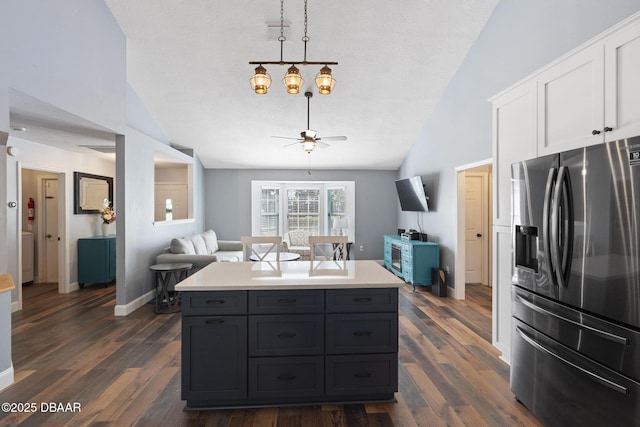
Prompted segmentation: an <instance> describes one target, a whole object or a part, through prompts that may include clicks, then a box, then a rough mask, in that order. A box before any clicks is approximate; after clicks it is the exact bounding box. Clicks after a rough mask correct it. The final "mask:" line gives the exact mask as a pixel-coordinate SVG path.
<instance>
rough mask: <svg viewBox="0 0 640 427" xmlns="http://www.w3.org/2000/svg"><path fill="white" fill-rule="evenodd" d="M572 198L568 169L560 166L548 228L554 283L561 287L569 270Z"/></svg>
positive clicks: (566, 278)
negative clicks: (554, 276)
mask: <svg viewBox="0 0 640 427" xmlns="http://www.w3.org/2000/svg"><path fill="white" fill-rule="evenodd" d="M572 198H573V197H572V194H571V184H570V183H569V172H568V169H567V167H566V166H561V167H560V169H559V171H558V179H557V180H556V183H555V190H554V193H553V202H552V205H551V225H550V227H551V259H552V260H553V265H554V267H555V274H556V283H557V284H558V285H559V286H562V287H566V286H567V282H568V281H569V273H570V268H571V251H572V246H573V208H572V206H571V205H572V203H573V201H572ZM565 222H566V224H565Z"/></svg>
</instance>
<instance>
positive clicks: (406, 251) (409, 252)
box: [402, 245, 413, 257]
mask: <svg viewBox="0 0 640 427" xmlns="http://www.w3.org/2000/svg"><path fill="white" fill-rule="evenodd" d="M402 256H403V257H411V256H413V246H412V245H402Z"/></svg>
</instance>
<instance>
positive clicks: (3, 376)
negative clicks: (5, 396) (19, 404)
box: [0, 364, 13, 391]
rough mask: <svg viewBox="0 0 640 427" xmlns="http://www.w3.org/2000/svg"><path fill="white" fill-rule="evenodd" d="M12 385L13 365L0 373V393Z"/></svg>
mask: <svg viewBox="0 0 640 427" xmlns="http://www.w3.org/2000/svg"><path fill="white" fill-rule="evenodd" d="M11 384H13V364H11V366H10V367H9V368H7V369H5V370H4V371H2V372H0V391H2V390H4V389H5V388H7V387H9V386H10V385H11Z"/></svg>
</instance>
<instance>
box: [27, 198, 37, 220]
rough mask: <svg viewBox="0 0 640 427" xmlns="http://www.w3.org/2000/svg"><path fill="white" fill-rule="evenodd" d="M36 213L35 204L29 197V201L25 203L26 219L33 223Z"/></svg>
mask: <svg viewBox="0 0 640 427" xmlns="http://www.w3.org/2000/svg"><path fill="white" fill-rule="evenodd" d="M35 212H36V204H35V202H34V201H33V199H32V198H31V197H29V201H28V202H27V219H28V220H29V221H33V220H34V219H35Z"/></svg>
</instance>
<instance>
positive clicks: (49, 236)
mask: <svg viewBox="0 0 640 427" xmlns="http://www.w3.org/2000/svg"><path fill="white" fill-rule="evenodd" d="M45 237H46V238H47V239H50V238H52V237H53V236H52V235H51V234H47V235H46V236H45Z"/></svg>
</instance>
